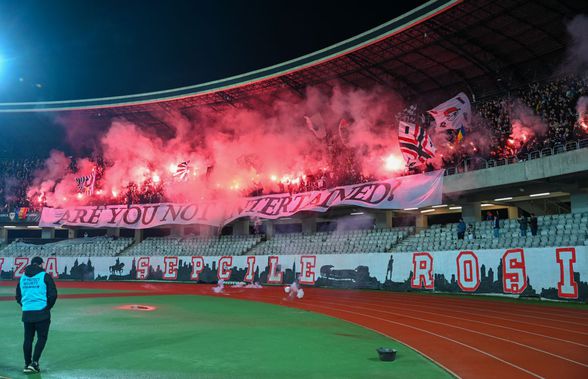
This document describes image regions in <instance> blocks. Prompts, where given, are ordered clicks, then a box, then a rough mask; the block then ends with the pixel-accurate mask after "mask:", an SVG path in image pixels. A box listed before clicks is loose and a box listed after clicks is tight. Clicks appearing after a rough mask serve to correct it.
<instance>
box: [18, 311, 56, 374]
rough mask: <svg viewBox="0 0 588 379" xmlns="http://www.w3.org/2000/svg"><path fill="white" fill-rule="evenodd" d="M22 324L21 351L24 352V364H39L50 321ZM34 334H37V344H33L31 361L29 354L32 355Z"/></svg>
mask: <svg viewBox="0 0 588 379" xmlns="http://www.w3.org/2000/svg"><path fill="white" fill-rule="evenodd" d="M23 324H24V343H23V345H22V350H23V352H24V359H25V364H27V365H28V364H30V363H31V362H39V359H41V353H43V349H44V348H45V344H46V343H47V336H48V335H49V325H50V324H51V320H49V319H48V320H43V321H38V322H23ZM35 332H36V333H37V343H36V344H35V353H34V354H33V359H32V360H31V354H32V353H33V340H34V339H35Z"/></svg>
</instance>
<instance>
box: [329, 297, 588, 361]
mask: <svg viewBox="0 0 588 379" xmlns="http://www.w3.org/2000/svg"><path fill="white" fill-rule="evenodd" d="M329 303H330V304H335V305H343V306H347V305H345V304H341V303H337V302H333V301H329ZM349 307H350V308H352V309H366V310H372V311H376V312H380V313H386V314H391V315H396V316H400V317H405V318H410V319H413V320H418V321H425V322H429V323H432V324H438V325H441V326H446V327H450V328H454V329H459V330H463V331H466V332H469V333H474V334H479V335H482V336H485V337H489V338H494V339H497V340H499V341H504V342H507V343H511V344H514V345H517V346H520V347H523V348H526V349H530V350H534V351H537V352H539V353H542V354H545V355H550V356H552V357H555V358H558V359H561V360H564V361H568V362H570V363H574V364H577V365H579V366H583V367H587V368H588V364H585V363H582V362H578V361H575V360H573V359H569V358H566V357H562V356H561V355H557V354H554V353H550V352H548V351H545V350H542V349H539V348H536V347H533V346H529V345H525V344H523V343H520V342H516V341H511V340H509V339H506V338H502V337H497V336H493V335H491V334H487V333H483V332H478V331H476V330H471V329H468V328H462V327H460V326H456V325H451V324H447V323H443V322H438V321H433V320H428V319H423V318H417V317H412V316H408V315H405V314H402V313H397V312H389V311H381V310H379V309H377V308H367V307H361V306H349Z"/></svg>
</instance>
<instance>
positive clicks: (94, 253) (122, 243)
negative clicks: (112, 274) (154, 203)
mask: <svg viewBox="0 0 588 379" xmlns="http://www.w3.org/2000/svg"><path fill="white" fill-rule="evenodd" d="M132 243H133V239H132V238H116V239H115V238H110V237H87V238H76V239H70V240H63V241H59V242H51V243H46V244H41V245H39V244H32V243H26V242H23V241H18V240H17V241H14V242H13V243H11V244H10V245H8V246H7V247H6V248H5V249H3V250H2V255H3V256H5V257H16V256H20V257H32V256H41V257H48V256H52V255H58V256H70V257H105V256H115V255H117V254H119V253H120V252H121V251H123V250H124V249H126V248H127V247H129V246H130V245H131V244H132Z"/></svg>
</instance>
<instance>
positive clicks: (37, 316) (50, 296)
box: [16, 265, 57, 322]
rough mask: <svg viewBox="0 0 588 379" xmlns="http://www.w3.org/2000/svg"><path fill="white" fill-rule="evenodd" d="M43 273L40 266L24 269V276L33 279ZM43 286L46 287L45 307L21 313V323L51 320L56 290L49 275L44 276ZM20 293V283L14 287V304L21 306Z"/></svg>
mask: <svg viewBox="0 0 588 379" xmlns="http://www.w3.org/2000/svg"><path fill="white" fill-rule="evenodd" d="M41 271H43V269H42V268H41V267H40V266H37V265H30V266H28V267H27V268H26V269H25V275H26V276H28V277H33V276H35V275H37V274H38V273H40V272H41ZM44 281H45V285H46V286H47V307H45V309H42V310H40V311H23V312H22V321H23V322H39V321H43V320H48V319H51V308H53V306H54V305H55V302H56V301H57V288H56V287H55V282H54V281H53V278H52V277H51V275H48V274H47V275H45V279H44ZM21 300H22V293H21V290H20V281H19V283H17V285H16V302H17V303H18V304H19V305H20V306H22V303H21Z"/></svg>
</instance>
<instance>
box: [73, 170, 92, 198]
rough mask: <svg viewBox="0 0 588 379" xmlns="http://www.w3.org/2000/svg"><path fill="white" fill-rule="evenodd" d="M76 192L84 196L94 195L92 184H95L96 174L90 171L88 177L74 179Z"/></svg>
mask: <svg viewBox="0 0 588 379" xmlns="http://www.w3.org/2000/svg"><path fill="white" fill-rule="evenodd" d="M76 183H77V185H78V192H80V193H84V194H86V195H93V194H94V184H95V183H96V172H95V171H94V170H92V173H91V174H90V175H84V176H78V177H77V178H76Z"/></svg>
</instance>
